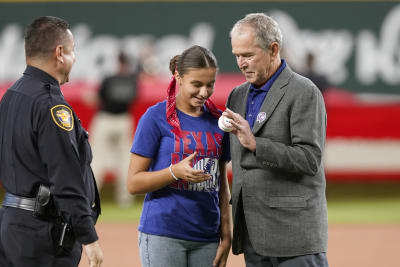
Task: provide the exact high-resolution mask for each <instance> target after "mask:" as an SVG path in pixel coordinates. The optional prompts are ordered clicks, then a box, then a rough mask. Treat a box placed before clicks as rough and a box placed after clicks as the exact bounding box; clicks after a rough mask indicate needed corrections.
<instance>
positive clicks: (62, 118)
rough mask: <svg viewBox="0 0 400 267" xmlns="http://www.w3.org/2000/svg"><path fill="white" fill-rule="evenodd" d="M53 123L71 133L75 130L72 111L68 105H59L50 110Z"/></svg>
mask: <svg viewBox="0 0 400 267" xmlns="http://www.w3.org/2000/svg"><path fill="white" fill-rule="evenodd" d="M50 112H51V116H52V117H53V121H54V122H55V123H56V125H57V126H58V127H60V128H61V129H64V130H66V131H71V130H72V129H73V128H74V119H73V115H72V110H71V109H70V108H69V107H67V106H66V105H57V106H54V107H52V108H51V109H50Z"/></svg>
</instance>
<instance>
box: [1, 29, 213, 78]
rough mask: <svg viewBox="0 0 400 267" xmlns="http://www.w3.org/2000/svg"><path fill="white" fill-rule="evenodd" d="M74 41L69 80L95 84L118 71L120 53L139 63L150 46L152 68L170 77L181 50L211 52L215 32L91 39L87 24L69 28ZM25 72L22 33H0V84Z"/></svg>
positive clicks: (208, 30) (101, 36)
mask: <svg viewBox="0 0 400 267" xmlns="http://www.w3.org/2000/svg"><path fill="white" fill-rule="evenodd" d="M72 32H73V34H74V38H75V44H76V47H75V54H76V58H77V61H76V63H75V66H74V68H73V69H72V72H71V78H72V79H74V80H75V79H83V80H85V81H94V82H97V81H99V80H100V79H102V77H104V76H105V75H108V74H111V73H113V72H114V71H116V69H117V62H116V55H117V54H118V52H119V50H120V49H122V50H124V52H125V53H126V54H128V55H129V56H131V57H132V58H135V59H138V58H139V57H140V54H141V53H142V51H144V50H145V49H148V47H149V46H153V49H154V54H153V55H152V56H153V58H152V59H153V60H156V62H153V63H152V64H153V66H162V67H163V69H160V72H161V73H165V74H167V73H169V70H168V66H169V60H170V59H171V58H172V57H173V56H175V55H177V54H180V53H181V52H182V51H183V50H184V49H186V48H188V47H190V46H192V45H194V44H197V45H201V46H204V47H207V48H209V49H212V45H213V43H214V36H215V30H214V28H213V27H212V26H211V25H210V24H209V23H198V24H195V25H194V26H193V27H192V29H191V31H190V33H189V36H188V37H186V36H184V35H180V34H171V35H166V36H163V37H160V38H159V39H156V38H155V37H154V36H153V35H150V34H143V35H137V36H132V35H126V36H124V37H122V38H118V37H116V36H114V35H111V34H107V35H96V36H92V32H91V30H90V27H89V26H88V25H87V24H79V25H76V26H74V27H73V28H72ZM24 68H25V53H24V41H23V31H22V28H21V26H18V25H16V24H8V25H6V26H5V27H4V28H3V29H2V31H1V29H0V82H2V81H10V80H11V81H13V80H15V79H17V78H18V77H19V76H20V75H21V72H22V71H23V70H24Z"/></svg>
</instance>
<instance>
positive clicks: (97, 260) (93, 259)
mask: <svg viewBox="0 0 400 267" xmlns="http://www.w3.org/2000/svg"><path fill="white" fill-rule="evenodd" d="M85 251H86V255H87V257H88V259H89V266H90V267H100V266H101V263H102V262H103V251H102V250H101V248H100V246H99V242H98V241H95V242H93V243H90V244H87V245H85Z"/></svg>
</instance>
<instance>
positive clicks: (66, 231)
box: [33, 185, 75, 255]
mask: <svg viewBox="0 0 400 267" xmlns="http://www.w3.org/2000/svg"><path fill="white" fill-rule="evenodd" d="M33 214H34V215H35V216H36V217H39V218H41V219H45V220H48V221H49V222H51V223H52V224H53V225H52V230H51V236H52V239H53V244H54V248H55V250H56V255H61V254H65V253H69V252H71V250H72V248H73V247H74V244H75V237H74V234H73V231H72V227H71V225H70V224H69V223H68V221H67V220H65V219H64V216H63V215H62V214H61V211H60V210H59V209H58V207H57V205H56V203H55V202H54V201H53V198H52V196H51V193H50V189H49V188H48V187H47V186H44V185H40V186H39V190H38V193H37V195H36V201H35V208H34V211H33Z"/></svg>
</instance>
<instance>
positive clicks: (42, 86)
mask: <svg viewBox="0 0 400 267" xmlns="http://www.w3.org/2000/svg"><path fill="white" fill-rule="evenodd" d="M25 54H26V62H27V67H26V69H25V72H24V74H23V76H22V77H21V78H20V79H19V80H18V81H17V82H16V83H15V84H14V85H13V86H12V87H11V88H9V89H8V90H7V92H6V93H5V95H4V96H3V99H2V100H1V102H0V180H1V182H2V184H3V186H4V188H5V190H6V195H5V198H4V201H3V210H2V213H3V216H2V221H1V228H0V229H1V232H0V233H1V242H0V243H1V244H0V248H3V250H4V251H3V252H4V253H0V255H1V254H4V255H5V259H2V260H3V261H5V263H3V264H4V266H7V267H10V266H12V267H26V266H40V267H47V266H57V267H63V266H68V267H70V266H78V264H79V261H80V258H81V254H82V245H84V248H85V251H86V254H87V256H88V259H89V262H90V267H94V266H100V265H101V263H102V261H103V254H102V250H101V248H100V246H99V244H98V241H97V240H98V237H97V234H96V230H95V227H94V224H95V222H96V220H97V217H98V215H99V213H100V200H99V195H98V192H97V187H96V183H95V180H94V177H93V174H92V170H91V167H90V162H91V160H92V155H91V151H90V146H89V143H88V134H87V132H86V131H85V130H84V129H83V128H82V126H81V124H80V121H79V119H78V118H77V117H76V115H75V113H74V111H73V110H72V108H71V107H70V106H69V104H68V103H67V102H66V101H65V99H64V97H63V95H62V93H61V90H60V85H62V84H64V83H66V82H68V79H69V73H70V71H71V68H72V65H73V64H74V62H75V55H74V38H73V35H72V33H71V31H70V30H69V25H68V23H67V22H66V21H65V20H63V19H60V18H56V17H49V16H46V17H39V18H37V19H35V20H34V21H33V22H32V23H31V24H30V25H29V26H28V28H27V30H26V33H25ZM47 189H49V190H47Z"/></svg>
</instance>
